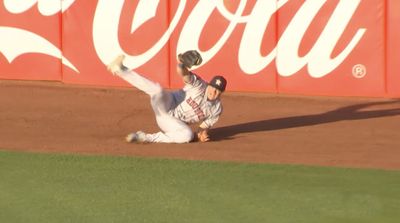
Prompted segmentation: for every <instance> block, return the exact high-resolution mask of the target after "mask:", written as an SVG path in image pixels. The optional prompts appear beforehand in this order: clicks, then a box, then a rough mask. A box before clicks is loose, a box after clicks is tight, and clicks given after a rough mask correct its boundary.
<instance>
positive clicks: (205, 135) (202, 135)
mask: <svg viewBox="0 0 400 223" xmlns="http://www.w3.org/2000/svg"><path fill="white" fill-rule="evenodd" d="M197 138H198V139H199V141H200V142H208V141H210V136H209V135H208V133H207V131H206V130H202V131H199V132H198V133H197Z"/></svg>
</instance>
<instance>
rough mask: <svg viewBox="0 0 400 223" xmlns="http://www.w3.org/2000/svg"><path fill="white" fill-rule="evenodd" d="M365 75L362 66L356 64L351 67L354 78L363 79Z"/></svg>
mask: <svg viewBox="0 0 400 223" xmlns="http://www.w3.org/2000/svg"><path fill="white" fill-rule="evenodd" d="M365 75H367V68H366V67H365V66H364V65H362V64H357V65H354V66H353V76H354V77H355V78H363V77H365Z"/></svg>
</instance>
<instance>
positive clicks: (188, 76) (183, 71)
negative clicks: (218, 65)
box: [176, 63, 193, 84]
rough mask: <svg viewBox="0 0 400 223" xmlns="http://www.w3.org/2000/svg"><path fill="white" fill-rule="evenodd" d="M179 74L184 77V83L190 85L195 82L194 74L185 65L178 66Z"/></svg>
mask: <svg viewBox="0 0 400 223" xmlns="http://www.w3.org/2000/svg"><path fill="white" fill-rule="evenodd" d="M176 69H177V73H178V74H179V75H180V76H181V77H182V80H183V82H185V84H190V83H192V81H193V74H192V72H190V71H189V69H188V68H187V67H185V65H183V64H182V63H179V64H178V66H177V68H176Z"/></svg>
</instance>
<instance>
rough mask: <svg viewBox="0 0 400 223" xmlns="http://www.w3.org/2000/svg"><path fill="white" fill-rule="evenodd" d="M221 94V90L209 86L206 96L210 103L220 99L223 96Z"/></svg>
mask: <svg viewBox="0 0 400 223" xmlns="http://www.w3.org/2000/svg"><path fill="white" fill-rule="evenodd" d="M221 93H222V92H221V91H220V90H218V89H216V88H215V87H213V86H211V85H208V87H207V92H206V94H207V99H208V100H209V101H214V100H216V99H218V98H219V97H220V96H221Z"/></svg>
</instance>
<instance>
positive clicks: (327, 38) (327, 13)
mask: <svg viewBox="0 0 400 223" xmlns="http://www.w3.org/2000/svg"><path fill="white" fill-rule="evenodd" d="M399 8H400V3H399V1H398V0H315V1H314V0H313V1H305V0H260V1H256V0H248V1H245V0H235V1H226V0H225V1H224V0H219V1H203V0H198V1H185V0H170V1H163V0H137V1H124V0H113V1H109V0H98V1H95V0H31V1H15V0H2V1H1V4H0V79H23V80H56V81H62V82H64V83H70V84H83V85H98V86H128V84H126V83H124V82H123V81H122V80H120V79H118V78H117V77H114V76H112V75H111V74H110V73H108V72H107V71H106V67H105V64H107V63H109V62H110V61H111V60H112V59H113V58H114V57H115V56H117V55H118V54H121V53H124V54H126V55H127V59H126V65H127V66H129V67H130V68H132V69H135V70H137V71H138V72H139V73H142V74H143V75H145V76H147V77H149V78H151V79H152V80H155V81H158V82H160V83H161V84H162V85H163V86H164V87H169V88H179V87H181V86H182V82H181V80H180V77H178V76H177V75H176V74H175V69H176V68H175V67H176V54H177V53H178V52H183V51H185V50H188V49H197V50H199V51H200V52H201V53H202V55H203V59H204V62H203V64H202V65H201V66H200V67H198V68H197V69H196V70H195V72H197V73H199V74H200V75H201V76H202V77H204V79H206V80H208V79H210V78H211V77H212V76H213V75H215V74H222V75H224V76H226V77H227V79H228V81H229V84H228V90H229V91H252V92H254V91H255V92H270V93H290V94H307V95H331V96H372V97H400V72H399V70H400V68H399V67H400V66H399V62H400V44H399V41H397V40H398V39H400V33H399V28H398V24H399V22H400V10H399Z"/></svg>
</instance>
